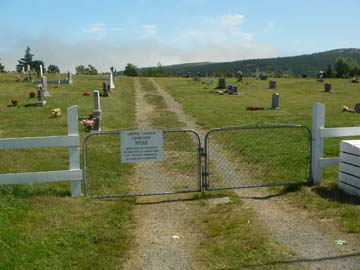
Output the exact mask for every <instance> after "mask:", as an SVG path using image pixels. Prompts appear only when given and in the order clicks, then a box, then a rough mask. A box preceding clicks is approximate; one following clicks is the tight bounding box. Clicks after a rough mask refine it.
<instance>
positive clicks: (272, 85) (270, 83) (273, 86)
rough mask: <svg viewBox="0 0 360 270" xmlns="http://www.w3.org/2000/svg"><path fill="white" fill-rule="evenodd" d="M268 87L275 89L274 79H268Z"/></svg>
mask: <svg viewBox="0 0 360 270" xmlns="http://www.w3.org/2000/svg"><path fill="white" fill-rule="evenodd" d="M269 88H270V89H276V81H270V82H269Z"/></svg>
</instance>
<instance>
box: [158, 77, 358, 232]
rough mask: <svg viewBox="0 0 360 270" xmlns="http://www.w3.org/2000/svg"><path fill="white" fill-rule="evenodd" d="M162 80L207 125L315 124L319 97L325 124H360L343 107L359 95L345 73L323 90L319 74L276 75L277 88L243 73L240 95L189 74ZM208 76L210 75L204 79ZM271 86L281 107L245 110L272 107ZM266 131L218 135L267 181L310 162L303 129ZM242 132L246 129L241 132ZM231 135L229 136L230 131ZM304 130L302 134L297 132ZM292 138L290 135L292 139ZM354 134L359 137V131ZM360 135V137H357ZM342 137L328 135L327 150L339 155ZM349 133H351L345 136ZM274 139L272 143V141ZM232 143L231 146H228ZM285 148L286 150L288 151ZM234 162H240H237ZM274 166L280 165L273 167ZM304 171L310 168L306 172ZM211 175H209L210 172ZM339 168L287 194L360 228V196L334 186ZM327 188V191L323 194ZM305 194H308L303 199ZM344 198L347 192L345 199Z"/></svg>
mask: <svg viewBox="0 0 360 270" xmlns="http://www.w3.org/2000/svg"><path fill="white" fill-rule="evenodd" d="M157 80H158V82H159V83H160V84H161V85H162V86H163V87H164V88H165V89H167V91H168V92H169V93H170V94H171V95H172V96H174V98H175V99H176V100H178V101H179V102H181V103H182V104H183V105H184V108H185V110H186V112H187V113H189V114H190V115H191V116H193V117H194V118H195V119H196V121H197V123H198V124H199V125H201V126H202V127H204V128H206V129H211V128H217V127H224V126H237V125H244V124H249V123H253V124H270V123H282V124H302V125H306V126H308V127H310V128H311V119H312V104H313V102H321V103H323V104H325V105H326V127H342V126H357V125H359V115H358V114H352V113H347V112H342V106H343V105H347V106H350V107H353V106H355V103H357V102H358V101H360V85H359V84H352V83H349V81H348V80H345V79H329V80H327V81H328V82H330V83H332V86H333V92H332V93H325V92H324V91H323V90H324V85H323V83H319V82H316V81H315V79H277V86H278V89H277V90H275V91H273V90H270V89H268V83H269V81H257V80H254V79H248V78H245V80H244V82H243V83H242V84H239V85H238V91H239V95H238V96H229V95H218V94H216V90H214V87H215V86H216V80H215V83H214V84H213V85H208V84H207V83H205V84H204V83H201V82H195V81H193V80H190V79H178V78H161V79H160V78H158V79H157ZM204 80H205V81H206V82H207V80H208V79H206V78H205V79H204ZM226 81H227V84H232V85H237V84H238V83H237V82H236V80H235V79H226ZM273 92H277V93H279V94H280V110H263V111H247V110H246V107H247V106H250V105H258V106H264V107H270V105H271V95H272V93H273ZM266 132H267V131H261V130H260V131H258V132H257V133H256V134H250V135H249V136H246V135H240V133H238V134H237V135H234V134H230V132H229V133H228V136H227V135H225V137H222V138H221V136H219V138H215V141H217V142H218V143H220V144H222V145H223V146H224V147H225V149H228V151H231V153H230V154H229V155H230V156H232V157H234V156H236V157H237V158H238V159H237V162H238V163H239V164H241V163H247V164H249V167H248V168H249V170H250V171H254V172H257V173H258V174H259V176H258V178H259V177H260V178H262V180H265V181H268V182H275V181H277V180H279V179H280V180H281V181H282V180H286V179H287V178H288V180H297V181H298V180H304V179H300V175H304V173H303V172H301V173H300V174H299V175H298V176H296V177H297V179H290V178H291V177H290V176H292V175H293V174H294V173H298V172H299V170H298V169H297V166H294V164H300V165H301V168H304V169H301V171H304V170H306V168H305V167H304V166H305V165H306V164H305V163H304V161H305V162H306V163H307V164H308V162H309V154H308V153H305V152H304V151H303V149H304V147H305V146H304V145H305V144H304V143H303V144H301V143H300V142H301V141H300V140H299V139H298V138H305V137H304V136H305V135H296V134H292V135H291V136H289V133H288V132H279V133H278V134H274V136H270V135H269V134H270V133H269V132H268V133H266ZM242 134H244V133H242ZM230 135H231V136H230ZM299 136H300V137H299ZM291 138H292V139H291ZM355 138H356V137H355ZM357 138H358V139H359V137H357ZM341 139H343V138H332V139H326V140H325V150H324V154H325V156H337V155H338V153H339V141H340V140H341ZM347 139H349V138H347ZM270 142H272V143H270ZM229 149H230V150H229ZM284 153H287V154H286V155H284ZM233 165H234V166H236V164H233ZM274 168H279V169H276V170H274ZM305 175H306V173H305ZM210 181H211V176H210ZM336 182H337V170H336V168H328V169H325V170H324V174H323V183H322V185H321V186H320V187H302V188H301V189H300V190H298V191H297V192H294V193H287V195H286V196H287V198H289V199H290V201H292V202H293V203H294V204H295V205H299V206H300V207H306V208H307V209H309V210H310V211H311V212H312V213H313V214H314V216H316V217H318V218H322V217H326V218H333V219H335V220H337V221H339V224H341V225H342V227H343V228H344V230H346V231H348V232H356V233H359V232H360V219H359V213H360V199H359V198H355V197H351V196H349V195H346V194H344V193H343V192H341V191H339V190H338V189H336ZM324 194H326V196H325V195H324ZM304 197H307V198H309V200H304V199H303V198H304ZM341 198H349V199H347V200H346V201H344V200H343V199H341Z"/></svg>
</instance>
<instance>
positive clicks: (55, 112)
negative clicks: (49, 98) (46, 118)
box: [51, 108, 61, 117]
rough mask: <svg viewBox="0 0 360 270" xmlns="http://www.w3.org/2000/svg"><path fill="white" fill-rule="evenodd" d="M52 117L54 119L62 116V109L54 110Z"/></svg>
mask: <svg viewBox="0 0 360 270" xmlns="http://www.w3.org/2000/svg"><path fill="white" fill-rule="evenodd" d="M51 116H52V117H59V116H61V109H60V108H54V109H52V110H51Z"/></svg>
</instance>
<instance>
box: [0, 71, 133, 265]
mask: <svg viewBox="0 0 360 270" xmlns="http://www.w3.org/2000/svg"><path fill="white" fill-rule="evenodd" d="M14 77H15V76H14V75H1V76H0V90H1V91H0V100H1V103H0V110H1V116H2V120H1V121H0V136H1V137H2V138H7V137H24V136H50V135H65V134H67V120H66V119H67V118H66V108H67V107H68V106H71V105H78V106H79V107H78V109H79V117H80V118H81V117H86V116H88V115H89V114H90V113H91V112H92V110H93V98H92V95H91V96H89V97H85V96H83V95H82V93H83V92H84V91H90V92H92V91H93V90H95V89H101V81H99V80H92V81H90V80H83V78H82V77H80V76H74V84H72V85H60V86H58V85H49V91H50V93H51V97H49V98H46V99H47V104H46V106H45V107H36V106H32V104H34V103H35V100H36V99H31V98H29V92H30V91H36V88H35V84H33V83H22V82H15V79H14ZM52 77H54V78H52ZM63 77H66V76H65V75H64V76H63ZM59 78H60V79H61V78H62V77H57V76H49V80H51V79H59ZM115 83H116V85H117V92H116V93H113V94H112V95H111V97H110V98H102V99H101V105H102V111H103V114H104V117H103V121H102V123H101V126H102V128H103V129H105V130H112V129H119V128H127V127H131V126H133V125H134V96H133V91H132V88H133V84H132V80H131V79H127V78H120V77H117V78H116V80H115ZM15 97H16V98H19V100H20V102H19V105H18V106H16V107H11V106H8V105H10V104H11V103H10V99H11V98H15ZM57 107H58V108H61V109H62V112H63V116H61V117H59V118H51V117H50V115H51V109H52V108H57ZM119 116H121V117H119ZM79 127H80V134H81V140H82V139H83V138H84V137H85V136H86V135H87V133H86V132H85V130H84V128H83V127H82V125H81V124H79ZM93 143H95V142H93ZM90 148H91V147H90ZM97 150H98V152H99V153H102V152H104V151H105V150H106V149H105V146H104V145H100V146H98V147H97ZM92 154H94V153H92ZM95 155H96V153H95ZM0 158H1V161H2V162H1V164H0V172H1V173H10V172H29V171H39V170H41V171H44V170H60V169H67V168H68V164H67V162H66V160H67V158H68V151H67V149H66V148H55V149H54V148H46V149H39V150H37V149H35V150H15V151H0ZM96 161H97V163H98V164H107V165H109V166H110V167H117V166H118V164H120V162H119V160H117V159H111V160H109V159H104V157H103V156H102V155H97V156H96ZM122 171H123V172H124V177H123V179H126V180H127V181H129V179H130V177H131V175H132V173H133V170H132V167H130V166H124V167H123V168H122ZM123 183H124V182H123ZM123 183H122V184H123ZM69 196H70V185H69V183H67V182H64V183H51V184H32V185H16V186H13V185H7V186H0V250H1V252H0V269H114V268H116V267H118V266H119V265H120V264H121V262H122V261H123V260H124V257H125V256H126V252H127V248H128V246H129V242H130V240H131V236H130V234H129V228H130V227H131V215H130V213H131V209H132V207H133V203H132V201H131V200H121V201H95V200H90V199H87V198H70V197H69Z"/></svg>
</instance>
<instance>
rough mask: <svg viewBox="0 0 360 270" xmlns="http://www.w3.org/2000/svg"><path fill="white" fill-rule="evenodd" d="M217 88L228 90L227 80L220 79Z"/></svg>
mask: <svg viewBox="0 0 360 270" xmlns="http://www.w3.org/2000/svg"><path fill="white" fill-rule="evenodd" d="M216 88H218V89H224V88H226V83H225V78H219V81H218V86H217V87H216Z"/></svg>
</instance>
